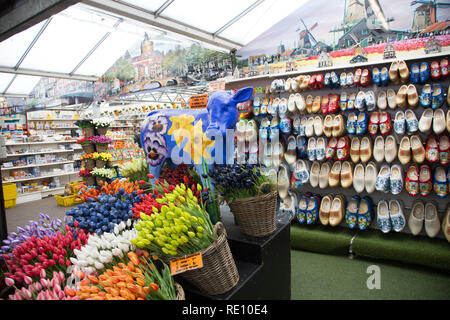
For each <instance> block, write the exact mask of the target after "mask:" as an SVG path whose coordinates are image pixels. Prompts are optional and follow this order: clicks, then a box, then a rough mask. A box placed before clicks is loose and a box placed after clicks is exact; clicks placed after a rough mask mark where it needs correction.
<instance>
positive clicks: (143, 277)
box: [76, 250, 176, 300]
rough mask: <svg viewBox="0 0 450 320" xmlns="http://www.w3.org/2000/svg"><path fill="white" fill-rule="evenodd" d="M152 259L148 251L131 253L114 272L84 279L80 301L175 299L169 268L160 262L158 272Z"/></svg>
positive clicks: (79, 293)
mask: <svg viewBox="0 0 450 320" xmlns="http://www.w3.org/2000/svg"><path fill="white" fill-rule="evenodd" d="M152 258H153V259H155V260H156V259H157V258H156V257H152ZM152 258H150V254H149V253H148V252H147V251H145V250H136V252H134V251H130V252H128V253H127V254H126V255H125V256H124V257H123V258H122V262H119V263H118V264H117V266H113V268H112V269H107V270H105V271H104V272H103V273H102V274H100V275H99V276H98V277H97V276H94V275H88V276H87V277H85V278H84V279H83V280H81V282H80V283H79V285H80V286H79V288H80V290H79V291H77V293H76V294H77V296H78V297H79V299H81V300H175V299H176V290H175V284H174V280H173V278H172V276H171V274H170V270H169V267H168V266H167V265H166V264H164V263H162V262H161V263H162V267H161V268H160V269H161V271H159V270H158V268H157V267H156V265H155V264H154V263H153V261H152ZM80 276H81V277H83V276H84V274H83V273H80Z"/></svg>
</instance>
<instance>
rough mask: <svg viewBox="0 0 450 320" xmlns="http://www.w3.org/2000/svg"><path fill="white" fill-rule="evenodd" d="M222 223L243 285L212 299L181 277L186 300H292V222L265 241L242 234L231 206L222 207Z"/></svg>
mask: <svg viewBox="0 0 450 320" xmlns="http://www.w3.org/2000/svg"><path fill="white" fill-rule="evenodd" d="M220 210H221V214H222V223H223V224H224V226H225V229H226V231H227V235H228V243H229V245H230V249H231V253H232V254H233V258H234V260H235V262H236V267H237V269H238V272H239V282H238V284H237V285H236V286H235V287H234V288H233V289H231V290H230V291H228V292H226V293H224V294H220V295H215V296H208V295H205V294H202V293H201V292H200V291H199V290H197V289H196V288H195V287H193V286H192V285H190V284H188V283H186V282H185V281H183V279H181V278H180V277H179V276H175V279H176V281H177V282H179V283H180V284H181V285H182V286H183V289H184V291H185V295H186V300H258V299H266V300H269V299H270V300H276V299H279V300H290V298H291V252H290V251H291V247H290V223H289V222H288V221H286V222H284V223H282V222H277V229H276V231H275V232H274V233H273V234H271V235H269V236H267V237H263V238H254V237H250V236H246V235H244V234H242V233H241V232H240V230H239V227H238V226H237V225H236V224H235V223H234V217H233V215H232V214H231V213H230V210H229V208H228V207H227V206H221V208H220Z"/></svg>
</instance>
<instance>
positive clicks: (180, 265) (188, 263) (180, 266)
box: [170, 252, 203, 275]
mask: <svg viewBox="0 0 450 320" xmlns="http://www.w3.org/2000/svg"><path fill="white" fill-rule="evenodd" d="M202 267H203V259H202V253H201V252H197V253H193V254H191V255H188V256H185V257H182V258H176V259H173V260H170V273H171V274H172V275H175V274H179V273H183V272H185V271H189V270H194V269H199V268H202Z"/></svg>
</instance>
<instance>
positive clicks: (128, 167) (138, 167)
mask: <svg viewBox="0 0 450 320" xmlns="http://www.w3.org/2000/svg"><path fill="white" fill-rule="evenodd" d="M119 170H120V173H121V174H122V175H123V176H124V177H127V178H130V180H131V181H139V180H143V181H148V176H147V175H148V163H147V161H145V160H144V159H141V158H135V159H133V160H132V161H129V162H126V163H124V164H121V165H120V166H119Z"/></svg>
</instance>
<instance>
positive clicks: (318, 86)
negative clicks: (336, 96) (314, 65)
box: [316, 74, 324, 89]
mask: <svg viewBox="0 0 450 320" xmlns="http://www.w3.org/2000/svg"><path fill="white" fill-rule="evenodd" d="M323 80H324V78H323V74H318V75H316V89H322V88H323V86H324V84H323Z"/></svg>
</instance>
